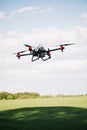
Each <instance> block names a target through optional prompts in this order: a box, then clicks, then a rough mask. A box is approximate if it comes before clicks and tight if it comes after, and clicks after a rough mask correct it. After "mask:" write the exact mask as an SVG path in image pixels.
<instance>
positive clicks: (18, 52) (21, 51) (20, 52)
mask: <svg viewBox="0 0 87 130" xmlns="http://www.w3.org/2000/svg"><path fill="white" fill-rule="evenodd" d="M26 51H28V50H24V51H19V52H16V53H13V54H17V53H24V52H26Z"/></svg>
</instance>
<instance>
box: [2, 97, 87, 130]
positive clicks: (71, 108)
mask: <svg viewBox="0 0 87 130" xmlns="http://www.w3.org/2000/svg"><path fill="white" fill-rule="evenodd" d="M5 129H6V130H87V96H78V97H58V98H38V99H23V100H3V101H0V130H5Z"/></svg>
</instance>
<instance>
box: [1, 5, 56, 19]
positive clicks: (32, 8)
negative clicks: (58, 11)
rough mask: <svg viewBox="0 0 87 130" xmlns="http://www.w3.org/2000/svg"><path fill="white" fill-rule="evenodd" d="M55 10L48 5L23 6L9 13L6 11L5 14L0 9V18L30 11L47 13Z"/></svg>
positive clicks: (25, 13)
mask: <svg viewBox="0 0 87 130" xmlns="http://www.w3.org/2000/svg"><path fill="white" fill-rule="evenodd" d="M53 10H55V8H54V7H53V6H49V7H44V8H43V7H38V6H25V7H23V8H19V9H17V10H15V11H12V12H11V13H9V14H8V12H6V14H5V13H4V11H0V19H3V18H5V19H9V18H12V17H13V16H15V15H17V14H24V15H29V14H30V13H32V14H36V13H48V12H51V11H53ZM7 14H8V15H7Z"/></svg>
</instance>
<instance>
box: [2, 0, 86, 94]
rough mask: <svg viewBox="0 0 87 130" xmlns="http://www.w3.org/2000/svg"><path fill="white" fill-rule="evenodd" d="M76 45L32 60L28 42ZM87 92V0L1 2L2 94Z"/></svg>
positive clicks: (57, 45) (34, 44)
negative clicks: (24, 52)
mask: <svg viewBox="0 0 87 130" xmlns="http://www.w3.org/2000/svg"><path fill="white" fill-rule="evenodd" d="M65 43H75V45H72V46H67V47H65V50H64V52H63V53H62V52H61V51H60V50H59V51H56V52H52V53H51V57H52V58H51V59H50V60H47V61H45V62H43V61H42V60H41V59H40V60H38V61H36V62H31V56H27V57H21V59H20V60H18V59H17V57H16V56H15V55H14V54H13V53H15V52H18V51H21V50H26V49H27V48H26V47H25V46H24V44H29V45H32V46H34V47H37V46H38V45H39V44H42V45H43V46H44V47H45V48H46V49H48V48H51V49H52V48H56V47H59V45H60V44H65ZM2 91H8V92H12V93H16V92H38V93H40V94H41V95H60V94H64V95H79V94H87V0H0V92H2Z"/></svg>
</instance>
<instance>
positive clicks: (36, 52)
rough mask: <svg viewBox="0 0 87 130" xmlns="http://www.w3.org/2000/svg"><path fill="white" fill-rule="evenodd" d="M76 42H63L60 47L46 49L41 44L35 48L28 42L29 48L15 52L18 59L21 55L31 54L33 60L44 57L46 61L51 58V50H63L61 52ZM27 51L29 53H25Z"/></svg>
mask: <svg viewBox="0 0 87 130" xmlns="http://www.w3.org/2000/svg"><path fill="white" fill-rule="evenodd" d="M73 44H74V43H70V44H61V45H59V47H57V48H54V49H49V48H48V49H47V50H46V49H45V48H44V47H43V46H42V45H41V44H40V45H38V46H37V47H36V48H33V47H32V46H31V45H28V44H24V45H25V46H26V47H27V48H28V50H24V51H20V52H17V53H14V54H16V57H17V58H18V59H20V57H22V56H29V55H31V56H32V58H31V61H32V62H33V61H36V60H38V59H40V58H41V59H42V60H43V61H46V60H48V59H50V58H51V52H53V51H57V50H61V52H63V50H64V49H65V46H69V45H73ZM26 51H28V52H29V53H25V52H26Z"/></svg>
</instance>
